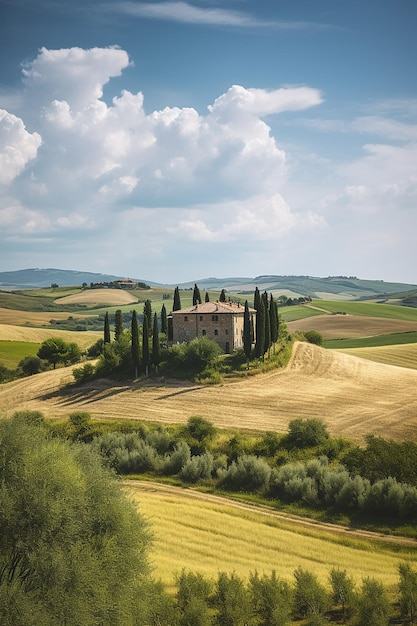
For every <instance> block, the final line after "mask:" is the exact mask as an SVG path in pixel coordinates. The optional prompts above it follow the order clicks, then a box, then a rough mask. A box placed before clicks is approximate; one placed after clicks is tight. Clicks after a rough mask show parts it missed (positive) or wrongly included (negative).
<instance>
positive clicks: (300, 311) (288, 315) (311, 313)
mask: <svg viewBox="0 0 417 626" xmlns="http://www.w3.org/2000/svg"><path fill="white" fill-rule="evenodd" d="M278 311H279V315H280V317H281V318H282V320H283V321H284V322H295V321H296V320H302V319H305V318H309V317H316V316H317V315H324V313H325V311H319V310H318V309H313V308H312V307H310V306H306V305H301V304H300V305H298V304H296V305H295V306H284V307H282V306H281V307H279V308H278Z"/></svg>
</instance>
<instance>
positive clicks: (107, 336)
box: [103, 311, 111, 343]
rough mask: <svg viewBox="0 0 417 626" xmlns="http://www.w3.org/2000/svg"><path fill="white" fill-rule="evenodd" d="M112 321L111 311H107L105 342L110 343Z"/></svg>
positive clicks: (105, 317)
mask: <svg viewBox="0 0 417 626" xmlns="http://www.w3.org/2000/svg"><path fill="white" fill-rule="evenodd" d="M110 339H111V338H110V322H109V312H108V311H106V314H105V316H104V337H103V340H104V343H110Z"/></svg>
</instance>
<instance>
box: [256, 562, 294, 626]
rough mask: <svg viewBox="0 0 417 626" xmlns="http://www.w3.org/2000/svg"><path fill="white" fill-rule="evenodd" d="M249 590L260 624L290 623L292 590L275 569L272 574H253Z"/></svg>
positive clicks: (272, 625)
mask: <svg viewBox="0 0 417 626" xmlns="http://www.w3.org/2000/svg"><path fill="white" fill-rule="evenodd" d="M249 591H250V594H251V597H252V605H253V609H254V613H255V615H256V617H257V618H258V621H257V622H256V623H257V624H259V626H286V624H288V623H289V619H290V615H291V609H292V591H291V589H290V586H289V584H288V583H287V582H286V581H284V580H280V579H279V578H277V576H276V574H275V572H274V571H273V572H272V574H271V576H267V575H264V576H262V578H260V577H259V575H258V573H257V572H255V573H254V574H251V575H250V578H249Z"/></svg>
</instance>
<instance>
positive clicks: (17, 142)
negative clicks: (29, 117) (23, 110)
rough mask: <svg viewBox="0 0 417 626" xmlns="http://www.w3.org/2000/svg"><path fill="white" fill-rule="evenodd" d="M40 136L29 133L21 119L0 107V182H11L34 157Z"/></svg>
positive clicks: (39, 142) (40, 141) (39, 143)
mask: <svg viewBox="0 0 417 626" xmlns="http://www.w3.org/2000/svg"><path fill="white" fill-rule="evenodd" d="M41 143H42V140H41V136H40V135H39V134H38V133H36V132H35V133H29V132H28V131H27V130H26V128H25V125H24V123H23V121H22V120H21V119H19V118H18V117H16V116H15V115H12V114H10V113H8V112H7V111H4V110H2V109H0V184H3V185H4V184H7V183H11V182H12V181H13V180H14V179H15V178H16V176H18V175H19V174H20V173H21V172H22V171H23V170H24V168H25V166H26V164H27V163H28V162H29V161H31V160H32V159H34V158H35V157H36V154H37V151H38V148H39V146H40V145H41Z"/></svg>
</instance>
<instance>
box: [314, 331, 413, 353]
mask: <svg viewBox="0 0 417 626" xmlns="http://www.w3.org/2000/svg"><path fill="white" fill-rule="evenodd" d="M407 343H417V331H409V332H406V333H392V334H391V335H375V337H357V338H351V339H328V340H325V341H323V347H324V348H331V349H336V350H340V349H343V348H376V347H377V346H394V345H398V344H401V345H402V344H407Z"/></svg>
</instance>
